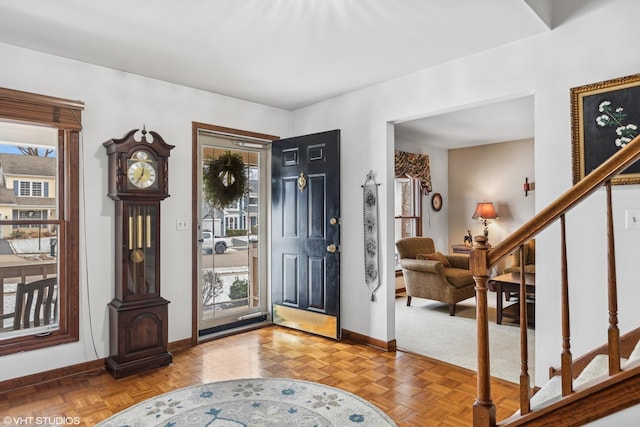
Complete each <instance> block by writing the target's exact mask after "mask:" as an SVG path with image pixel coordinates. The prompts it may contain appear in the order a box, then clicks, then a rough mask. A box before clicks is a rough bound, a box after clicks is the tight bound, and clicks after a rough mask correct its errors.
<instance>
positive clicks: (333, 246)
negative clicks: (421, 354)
mask: <svg viewBox="0 0 640 427" xmlns="http://www.w3.org/2000/svg"><path fill="white" fill-rule="evenodd" d="M337 250H338V247H337V246H336V245H334V244H333V243H332V244H330V245H329V246H327V252H331V253H334V252H335V251H337Z"/></svg>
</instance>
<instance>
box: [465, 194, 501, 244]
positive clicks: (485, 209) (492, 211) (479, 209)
mask: <svg viewBox="0 0 640 427" xmlns="http://www.w3.org/2000/svg"><path fill="white" fill-rule="evenodd" d="M471 218H473V219H477V220H480V222H481V223H482V225H484V237H486V238H489V228H488V227H487V226H488V225H489V224H490V223H491V221H489V220H491V219H498V213H497V212H496V208H494V207H493V203H492V202H482V203H478V204H477V205H476V211H475V212H474V213H473V216H472V217H471Z"/></svg>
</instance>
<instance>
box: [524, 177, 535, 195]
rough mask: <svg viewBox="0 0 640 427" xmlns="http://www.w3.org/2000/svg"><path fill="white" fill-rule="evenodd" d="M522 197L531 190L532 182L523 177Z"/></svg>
mask: <svg viewBox="0 0 640 427" xmlns="http://www.w3.org/2000/svg"><path fill="white" fill-rule="evenodd" d="M523 187H524V197H527V196H528V195H529V191H533V183H531V184H530V183H529V178H525V179H524V186H523Z"/></svg>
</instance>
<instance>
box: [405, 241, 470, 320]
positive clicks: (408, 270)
mask: <svg viewBox="0 0 640 427" xmlns="http://www.w3.org/2000/svg"><path fill="white" fill-rule="evenodd" d="M396 248H397V249H398V255H399V257H400V266H401V267H402V275H403V276H404V283H405V287H406V289H407V305H408V306H409V305H411V298H412V297H417V298H425V299H431V300H436V301H440V302H443V303H446V304H449V315H451V316H455V313H456V303H458V302H460V301H463V300H465V299H467V298H471V297H472V296H475V294H476V293H475V281H474V280H473V276H472V274H471V271H469V257H468V256H465V255H443V254H441V253H440V252H436V249H435V246H434V244H433V240H432V239H431V238H429V237H408V238H405V239H400V240H398V241H397V242H396Z"/></svg>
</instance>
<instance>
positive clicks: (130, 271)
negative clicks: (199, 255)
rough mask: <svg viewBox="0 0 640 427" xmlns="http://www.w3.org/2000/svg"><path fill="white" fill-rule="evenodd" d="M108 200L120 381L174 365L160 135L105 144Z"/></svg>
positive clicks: (115, 369)
mask: <svg viewBox="0 0 640 427" xmlns="http://www.w3.org/2000/svg"><path fill="white" fill-rule="evenodd" d="M103 145H104V146H105V147H106V149H107V155H108V157H109V197H110V198H112V199H113V200H115V217H116V224H115V225H116V226H115V230H116V235H115V270H116V275H115V298H114V299H113V300H112V301H111V302H110V303H109V329H110V340H109V341H110V342H109V344H110V355H109V357H108V358H107V360H106V362H105V364H106V367H107V369H108V370H109V371H110V372H111V374H112V375H113V376H114V377H115V378H120V377H124V376H126V375H131V374H134V373H137V372H140V371H143V370H146V369H151V368H157V367H160V366H165V365H168V364H170V363H171V361H172V360H173V356H172V355H171V353H169V352H168V351H167V339H168V304H169V301H167V300H166V299H164V298H162V297H161V296H160V201H161V200H164V199H166V198H167V197H169V189H168V181H169V176H168V172H169V167H168V160H169V152H170V151H171V149H172V148H173V147H174V146H173V145H169V144H167V143H166V142H164V140H163V139H162V137H161V136H160V135H158V134H157V133H156V132H153V131H150V132H147V131H146V130H145V129H142V130H139V129H134V130H132V131H130V132H129V133H127V134H126V135H125V136H124V137H123V138H122V139H110V140H108V141H106V142H105V143H104V144H103Z"/></svg>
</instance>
